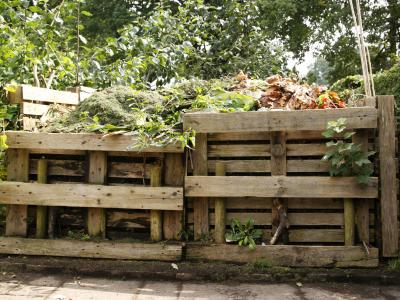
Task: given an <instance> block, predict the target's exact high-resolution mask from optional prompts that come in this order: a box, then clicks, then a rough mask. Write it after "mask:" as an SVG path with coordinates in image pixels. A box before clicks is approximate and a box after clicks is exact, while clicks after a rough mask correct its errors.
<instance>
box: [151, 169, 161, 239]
mask: <svg viewBox="0 0 400 300" xmlns="http://www.w3.org/2000/svg"><path fill="white" fill-rule="evenodd" d="M150 185H151V186H152V187H160V186H161V164H155V165H152V166H151V170H150ZM162 217H163V215H162V211H161V210H155V209H152V210H151V211H150V238H151V240H152V241H154V242H159V241H161V240H162V239H163V220H162Z"/></svg>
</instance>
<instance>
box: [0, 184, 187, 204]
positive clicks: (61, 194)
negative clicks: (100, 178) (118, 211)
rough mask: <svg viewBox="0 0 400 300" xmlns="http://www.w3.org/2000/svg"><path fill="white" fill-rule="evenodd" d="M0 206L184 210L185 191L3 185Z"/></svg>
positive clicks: (0, 187) (85, 185)
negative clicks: (0, 204)
mask: <svg viewBox="0 0 400 300" xmlns="http://www.w3.org/2000/svg"><path fill="white" fill-rule="evenodd" d="M0 195H1V197H0V203H2V204H25V205H44V206H72V207H104V208H127V209H159V210H182V209H183V191H182V188H175V187H129V186H105V185H94V184H93V185H92V184H38V183H21V182H2V183H1V184H0Z"/></svg>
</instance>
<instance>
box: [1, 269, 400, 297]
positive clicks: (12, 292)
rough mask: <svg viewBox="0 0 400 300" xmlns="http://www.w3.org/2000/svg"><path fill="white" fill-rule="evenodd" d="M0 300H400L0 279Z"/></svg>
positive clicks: (371, 291) (360, 291)
mask: <svg viewBox="0 0 400 300" xmlns="http://www.w3.org/2000/svg"><path fill="white" fill-rule="evenodd" d="M0 299H1V300H7V299H13V300H14V299H51V300H70V299H71V300H76V299H96V300H102V299H105V300H113V299H118V300H125V299H130V300H131V299H143V300H144V299H146V300H147V299H155V300H167V299H213V300H214V299H215V300H217V299H300V300H305V299H387V300H392V299H400V285H399V286H374V284H373V283H371V285H355V284H329V283H324V284H301V283H297V284H296V283H293V284H235V283H229V282H228V283H190V282H163V281H149V280H143V281H140V280H123V279H121V280H118V279H99V278H78V277H73V276H66V275H60V276H53V275H52V276H43V275H39V274H29V273H18V274H13V273H2V274H0Z"/></svg>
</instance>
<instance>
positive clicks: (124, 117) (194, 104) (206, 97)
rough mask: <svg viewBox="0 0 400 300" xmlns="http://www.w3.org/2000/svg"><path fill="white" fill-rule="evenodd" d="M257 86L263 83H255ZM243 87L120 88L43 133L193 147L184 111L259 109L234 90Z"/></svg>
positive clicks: (230, 82)
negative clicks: (127, 136) (126, 137)
mask: <svg viewBox="0 0 400 300" xmlns="http://www.w3.org/2000/svg"><path fill="white" fill-rule="evenodd" d="M255 82H256V83H257V82H258V81H255ZM237 85H240V82H237V81H235V80H234V79H230V78H226V79H224V80H210V81H204V80H195V79H193V80H188V81H184V82H181V83H179V84H176V85H174V86H170V87H164V88H160V89H157V90H141V91H140V90H133V89H131V88H129V87H124V86H115V87H111V88H107V89H104V90H102V91H100V92H97V93H94V94H93V95H92V96H90V97H89V98H87V99H86V100H85V101H82V102H81V103H80V104H79V105H78V106H77V107H76V109H75V110H73V111H72V112H71V113H70V114H67V115H65V116H64V117H60V116H58V115H55V116H54V117H53V120H49V124H48V125H47V126H46V127H45V128H43V130H45V131H49V132H101V133H112V132H114V133H115V132H118V133H122V132H131V133H132V134H134V135H135V137H136V143H135V146H136V147H139V148H144V147H148V146H161V145H165V144H168V143H171V142H180V143H182V146H183V147H186V146H191V145H194V143H195V141H194V132H191V131H187V132H182V120H181V112H185V111H195V110H207V111H219V112H228V111H249V110H255V109H256V108H257V98H255V97H253V96H251V95H247V94H246V93H242V92H239V91H236V90H234V88H235V87H236V86H237Z"/></svg>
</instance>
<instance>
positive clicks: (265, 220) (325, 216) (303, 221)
mask: <svg viewBox="0 0 400 300" xmlns="http://www.w3.org/2000/svg"><path fill="white" fill-rule="evenodd" d="M288 216H289V223H290V225H293V226H342V225H343V213H320V212H311V213H297V212H296V213H290V214H289V215H288ZM232 219H238V220H239V221H240V222H242V223H245V222H246V221H247V220H248V219H253V220H254V223H255V224H256V225H260V226H265V225H271V221H272V215H271V213H268V212H227V215H226V225H230V223H231V220H232ZM188 223H189V224H193V213H191V212H190V213H188ZM210 225H215V215H214V213H210Z"/></svg>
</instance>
